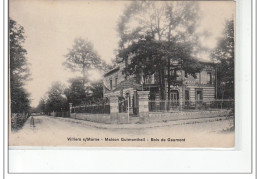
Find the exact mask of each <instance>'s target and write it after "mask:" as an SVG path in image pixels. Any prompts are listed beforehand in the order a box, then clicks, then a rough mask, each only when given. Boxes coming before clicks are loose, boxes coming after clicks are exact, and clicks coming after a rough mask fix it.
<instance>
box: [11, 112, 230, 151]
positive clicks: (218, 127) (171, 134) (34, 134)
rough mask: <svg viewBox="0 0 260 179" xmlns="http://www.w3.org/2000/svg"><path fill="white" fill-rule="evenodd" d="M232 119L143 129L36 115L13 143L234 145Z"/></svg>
mask: <svg viewBox="0 0 260 179" xmlns="http://www.w3.org/2000/svg"><path fill="white" fill-rule="evenodd" d="M232 122H233V121H232V120H218V121H213V122H203V123H194V124H185V125H172V126H163V127H154V128H143V129H101V128H96V127H92V126H87V125H82V124H81V123H77V122H71V121H68V120H60V119H57V118H53V117H49V116H34V127H33V124H32V121H31V120H30V119H29V120H28V121H27V122H26V123H25V125H24V127H23V128H22V129H21V130H19V131H17V132H10V134H9V145H10V146H70V147H71V146H82V147H102V146H106V147H233V146H234V131H229V130H226V129H228V128H230V127H231V126H232Z"/></svg>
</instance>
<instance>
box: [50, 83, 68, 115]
mask: <svg viewBox="0 0 260 179" xmlns="http://www.w3.org/2000/svg"><path fill="white" fill-rule="evenodd" d="M68 108H69V106H68V102H67V98H66V96H65V95H64V85H62V84H61V83H59V82H55V83H53V84H52V86H51V88H50V90H49V91H48V92H47V100H46V111H48V112H52V111H55V112H60V111H62V110H68Z"/></svg>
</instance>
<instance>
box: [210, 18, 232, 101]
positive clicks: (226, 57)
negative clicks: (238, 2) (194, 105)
mask: <svg viewBox="0 0 260 179" xmlns="http://www.w3.org/2000/svg"><path fill="white" fill-rule="evenodd" d="M234 48H235V44H234V20H227V21H226V24H225V28H224V31H223V37H222V38H221V39H220V40H219V42H218V45H217V47H216V49H215V50H214V51H213V52H212V54H211V57H212V58H213V59H214V60H215V61H216V62H217V66H216V68H217V87H218V92H219V93H218V98H232V99H233V98H234V55H235V54H234V50H235V49H234Z"/></svg>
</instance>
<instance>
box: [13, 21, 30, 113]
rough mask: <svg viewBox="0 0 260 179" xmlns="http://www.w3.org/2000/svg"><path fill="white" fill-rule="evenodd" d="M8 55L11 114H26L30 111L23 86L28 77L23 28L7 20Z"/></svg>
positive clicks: (27, 95)
mask: <svg viewBox="0 0 260 179" xmlns="http://www.w3.org/2000/svg"><path fill="white" fill-rule="evenodd" d="M9 25H10V31H9V44H10V47H9V53H10V88H11V90H10V91H11V111H12V113H22V112H28V111H29V109H30V100H29V93H28V92H27V91H26V90H25V89H24V84H25V82H26V81H27V80H28V77H29V75H30V73H29V67H28V62H27V59H26V54H27V51H26V50H25V49H24V47H23V44H24V42H25V36H24V28H23V26H21V25H19V24H17V22H16V21H14V20H12V19H11V18H10V19H9Z"/></svg>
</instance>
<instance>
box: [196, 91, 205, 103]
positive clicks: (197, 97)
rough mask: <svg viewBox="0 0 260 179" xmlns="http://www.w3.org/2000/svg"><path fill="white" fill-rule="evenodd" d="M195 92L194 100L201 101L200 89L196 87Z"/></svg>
mask: <svg viewBox="0 0 260 179" xmlns="http://www.w3.org/2000/svg"><path fill="white" fill-rule="evenodd" d="M195 93H196V94H195V97H196V100H197V101H201V100H202V99H203V93H202V89H196V90H195Z"/></svg>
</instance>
